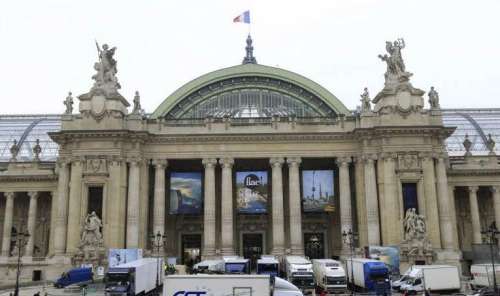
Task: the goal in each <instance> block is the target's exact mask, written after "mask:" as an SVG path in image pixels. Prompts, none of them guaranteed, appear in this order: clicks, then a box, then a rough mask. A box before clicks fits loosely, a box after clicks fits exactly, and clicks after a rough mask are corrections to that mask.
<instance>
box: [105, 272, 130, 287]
mask: <svg viewBox="0 0 500 296" xmlns="http://www.w3.org/2000/svg"><path fill="white" fill-rule="evenodd" d="M129 281H130V279H129V275H128V273H108V274H107V275H106V285H109V284H113V285H114V284H118V285H127V284H128V282H129Z"/></svg>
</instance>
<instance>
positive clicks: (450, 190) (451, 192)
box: [448, 185, 460, 250]
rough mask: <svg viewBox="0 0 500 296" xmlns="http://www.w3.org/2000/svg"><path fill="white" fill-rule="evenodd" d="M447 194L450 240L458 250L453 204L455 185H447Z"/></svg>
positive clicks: (455, 209) (455, 216)
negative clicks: (450, 229)
mask: <svg viewBox="0 0 500 296" xmlns="http://www.w3.org/2000/svg"><path fill="white" fill-rule="evenodd" d="M448 195H449V201H450V216H451V227H452V232H453V234H452V242H453V249H455V250H458V249H460V246H459V244H458V225H457V208H456V206H455V186H453V185H450V186H448Z"/></svg>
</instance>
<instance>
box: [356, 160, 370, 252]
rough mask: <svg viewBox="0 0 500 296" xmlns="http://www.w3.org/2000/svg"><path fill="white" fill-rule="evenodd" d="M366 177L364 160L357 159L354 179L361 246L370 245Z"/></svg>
mask: <svg viewBox="0 0 500 296" xmlns="http://www.w3.org/2000/svg"><path fill="white" fill-rule="evenodd" d="M364 175H365V170H364V167H363V159H362V158H361V157H356V163H355V168H354V177H355V179H356V212H357V213H356V215H357V218H358V233H359V246H366V245H368V232H367V224H366V198H365V181H364Z"/></svg>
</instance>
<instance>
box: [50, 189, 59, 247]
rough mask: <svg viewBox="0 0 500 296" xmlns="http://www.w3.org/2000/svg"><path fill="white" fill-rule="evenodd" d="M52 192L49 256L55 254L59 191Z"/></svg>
mask: <svg viewBox="0 0 500 296" xmlns="http://www.w3.org/2000/svg"><path fill="white" fill-rule="evenodd" d="M49 194H50V230H49V251H48V256H52V255H54V240H55V235H56V219H57V192H56V191H51V192H49Z"/></svg>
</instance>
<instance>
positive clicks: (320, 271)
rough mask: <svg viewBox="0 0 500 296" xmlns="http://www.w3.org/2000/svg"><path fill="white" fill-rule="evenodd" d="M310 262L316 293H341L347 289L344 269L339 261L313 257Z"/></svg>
mask: <svg viewBox="0 0 500 296" xmlns="http://www.w3.org/2000/svg"><path fill="white" fill-rule="evenodd" d="M312 263H313V272H314V278H315V282H316V292H317V293H319V292H321V291H325V292H328V293H343V292H345V291H346V290H347V282H346V277H345V270H344V268H343V267H342V264H340V262H339V261H337V260H333V259H313V260H312Z"/></svg>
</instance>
